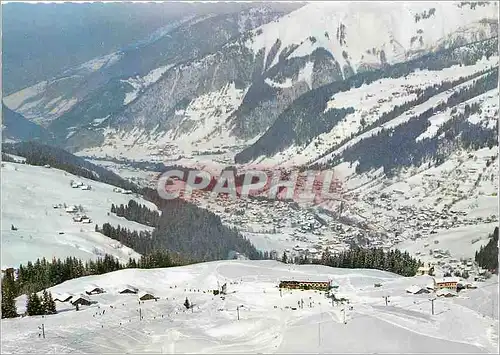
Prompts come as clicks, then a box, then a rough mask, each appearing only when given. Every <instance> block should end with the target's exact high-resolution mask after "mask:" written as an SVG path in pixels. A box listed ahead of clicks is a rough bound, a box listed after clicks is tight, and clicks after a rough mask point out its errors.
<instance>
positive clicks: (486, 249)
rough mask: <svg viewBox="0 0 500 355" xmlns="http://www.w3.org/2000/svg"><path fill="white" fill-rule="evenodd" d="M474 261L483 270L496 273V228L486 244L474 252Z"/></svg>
mask: <svg viewBox="0 0 500 355" xmlns="http://www.w3.org/2000/svg"><path fill="white" fill-rule="evenodd" d="M474 259H475V260H476V262H477V263H478V265H479V266H481V267H482V268H483V269H487V270H490V271H493V272H495V273H497V272H498V227H495V230H494V231H493V234H491V235H490V240H489V241H488V244H486V245H485V246H482V247H481V248H480V249H479V251H476V256H475V258H474Z"/></svg>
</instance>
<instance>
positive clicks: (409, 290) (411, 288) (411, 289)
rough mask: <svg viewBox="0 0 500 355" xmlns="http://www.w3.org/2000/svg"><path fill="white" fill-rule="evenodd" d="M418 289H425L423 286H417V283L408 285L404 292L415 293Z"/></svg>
mask: <svg viewBox="0 0 500 355" xmlns="http://www.w3.org/2000/svg"><path fill="white" fill-rule="evenodd" d="M420 290H425V288H424V287H420V286H418V285H412V286H410V287H408V288H407V289H406V292H409V293H417V292H418V291H420Z"/></svg>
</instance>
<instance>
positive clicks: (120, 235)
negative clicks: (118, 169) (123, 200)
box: [96, 189, 264, 261]
mask: <svg viewBox="0 0 500 355" xmlns="http://www.w3.org/2000/svg"><path fill="white" fill-rule="evenodd" d="M144 196H145V197H146V198H147V199H148V200H150V201H151V202H153V203H155V204H156V205H157V206H158V208H159V209H160V210H161V214H159V213H158V212H156V211H152V210H150V209H148V208H147V207H146V206H144V205H140V204H138V203H136V202H134V201H131V202H129V203H128V205H126V206H123V205H120V206H118V207H117V206H111V211H112V212H113V211H114V213H116V214H117V215H120V216H123V217H125V218H126V219H129V220H132V221H135V222H138V223H141V224H145V225H149V226H154V227H155V229H154V230H153V231H152V232H147V231H139V232H137V231H131V230H129V229H125V228H122V227H120V226H118V227H113V226H111V225H110V224H109V223H105V224H103V225H102V227H101V228H99V226H96V231H98V232H100V233H102V234H104V235H105V236H107V237H109V238H112V239H115V240H117V241H119V242H120V243H122V244H124V245H126V246H128V247H130V248H132V249H134V250H135V251H137V252H138V253H141V254H149V253H152V252H154V251H156V250H169V251H171V252H175V253H179V254H180V255H182V256H183V257H184V258H189V259H190V260H193V261H211V260H221V259H227V258H228V257H229V255H231V254H233V253H234V252H238V253H240V254H243V255H245V256H247V257H248V258H250V259H254V260H255V259H257V260H258V259H263V258H264V254H263V253H262V252H260V251H259V250H257V249H256V248H255V247H254V246H253V244H252V243H251V242H250V241H249V240H248V239H246V238H244V237H243V236H242V235H241V234H240V233H239V232H238V231H237V230H236V229H234V228H229V227H227V226H225V225H223V224H222V222H221V220H220V218H219V217H218V216H217V215H215V214H214V213H212V212H210V211H207V210H205V209H202V208H200V207H198V206H196V205H194V204H191V203H188V202H186V201H183V200H181V199H174V200H164V199H162V198H160V196H158V193H157V192H156V190H148V189H145V190H144Z"/></svg>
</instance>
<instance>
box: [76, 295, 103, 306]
mask: <svg viewBox="0 0 500 355" xmlns="http://www.w3.org/2000/svg"><path fill="white" fill-rule="evenodd" d="M94 303H97V302H96V301H92V300H91V299H90V298H88V297H87V296H85V295H80V296H78V297H77V298H76V299H75V300H74V301H72V302H71V304H72V305H73V306H77V305H78V306H90V305H91V304H94Z"/></svg>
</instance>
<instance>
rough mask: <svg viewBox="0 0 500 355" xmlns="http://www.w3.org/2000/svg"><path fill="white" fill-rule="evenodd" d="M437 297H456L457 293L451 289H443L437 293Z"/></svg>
mask: <svg viewBox="0 0 500 355" xmlns="http://www.w3.org/2000/svg"><path fill="white" fill-rule="evenodd" d="M436 295H437V296H445V295H453V296H456V295H457V292H456V291H454V290H450V289H449V288H442V289H440V290H437V291H436Z"/></svg>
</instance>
